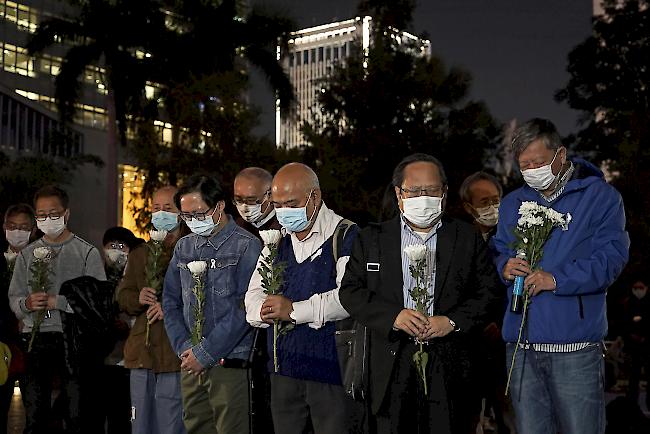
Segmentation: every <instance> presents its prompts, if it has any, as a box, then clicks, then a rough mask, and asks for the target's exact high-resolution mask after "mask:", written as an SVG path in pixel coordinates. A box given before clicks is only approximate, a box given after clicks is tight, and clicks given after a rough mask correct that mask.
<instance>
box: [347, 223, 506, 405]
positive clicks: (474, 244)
mask: <svg viewBox="0 0 650 434" xmlns="http://www.w3.org/2000/svg"><path fill="white" fill-rule="evenodd" d="M402 254H403V252H402V249H401V220H400V218H399V217H396V218H394V219H393V220H390V221H388V222H385V223H382V224H379V225H371V226H369V227H367V228H365V229H364V230H363V231H361V232H360V234H359V236H358V237H357V240H356V242H355V245H354V247H353V250H352V255H351V256H350V261H349V262H348V264H347V267H346V272H345V276H344V277H343V282H342V284H341V288H340V291H339V296H340V300H341V304H342V305H343V307H344V308H345V309H346V310H347V311H348V312H349V313H350V315H351V316H352V317H353V318H356V319H358V320H359V321H360V322H361V323H362V324H364V325H365V326H367V327H368V328H369V329H370V350H369V358H370V360H369V375H370V378H369V380H370V384H369V388H370V400H371V405H372V410H373V412H374V413H376V412H377V411H378V410H379V407H380V406H381V403H382V401H383V399H384V396H385V395H386V391H387V387H388V383H389V381H390V378H391V373H392V371H393V365H394V363H395V360H396V358H395V356H396V354H397V351H398V350H399V347H400V342H404V341H405V340H406V339H408V336H407V335H406V334H405V333H403V332H401V331H400V332H395V331H394V330H393V324H394V322H395V318H396V317H397V315H398V314H399V313H400V311H401V310H402V309H404V297H403V281H402V278H403V277H402V258H401V255H402ZM375 262H376V263H379V271H371V270H372V269H376V268H377V266H373V265H372V264H370V265H369V264H368V263H375ZM500 291H503V290H502V286H501V285H500V282H499V279H498V276H497V273H496V270H495V267H494V265H493V263H492V260H491V258H490V256H489V253H488V249H487V246H486V243H485V242H484V241H483V239H482V238H481V235H480V234H479V232H478V231H477V230H476V229H475V228H474V227H473V226H472V225H470V224H468V223H465V222H462V221H459V220H455V219H450V218H445V217H443V223H442V226H441V227H440V229H438V240H437V246H436V282H435V294H434V300H433V306H434V310H435V312H434V314H435V315H445V316H447V317H449V318H450V319H452V320H453V321H455V322H456V325H457V326H458V327H460V331H458V332H452V333H450V334H449V335H447V336H446V337H444V338H437V339H433V340H432V345H433V346H434V351H435V352H436V354H437V355H439V356H440V358H441V362H442V366H443V369H444V374H443V375H444V379H445V384H446V389H447V395H448V397H449V399H450V400H454V399H455V397H454V395H455V394H456V392H458V391H460V392H462V393H463V394H464V393H466V392H467V391H468V390H467V387H470V388H475V387H473V386H472V385H471V374H472V370H471V365H472V364H471V361H470V359H471V349H472V348H471V347H472V345H473V337H472V336H473V335H474V334H475V333H474V332H476V331H478V332H480V331H481V330H482V328H483V327H484V325H485V324H486V323H487V322H488V321H490V320H492V318H490V315H489V312H493V311H494V308H495V306H496V305H497V304H498V303H500V300H501V294H499V292H500Z"/></svg>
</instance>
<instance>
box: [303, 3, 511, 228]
mask: <svg viewBox="0 0 650 434" xmlns="http://www.w3.org/2000/svg"><path fill="white" fill-rule="evenodd" d="M398 3H399V4H400V10H399V14H398V15H395V14H392V11H393V8H392V7H391V4H392V2H386V1H364V2H362V4H361V8H362V12H363V13H368V14H370V15H372V16H373V24H372V25H373V30H372V37H371V46H370V48H369V51H368V53H367V56H365V55H364V53H363V50H362V47H361V45H360V41H356V42H355V43H354V44H353V48H352V53H351V56H350V57H349V58H348V59H347V60H346V61H345V63H340V64H338V65H336V66H335V67H334V68H333V71H332V73H331V77H329V78H328V79H326V80H323V81H322V82H321V89H320V94H319V96H318V103H317V104H316V106H315V107H314V108H313V110H312V118H311V119H310V120H308V121H307V122H305V124H304V128H303V130H304V134H305V137H306V139H307V141H308V142H309V143H310V144H311V145H312V146H311V147H310V148H308V149H306V151H305V152H306V159H307V160H315V161H316V165H317V166H318V167H319V169H320V170H319V173H320V176H321V184H322V186H323V190H324V191H325V192H326V195H327V196H326V199H327V200H328V202H331V203H334V204H335V207H336V209H339V210H345V211H347V212H348V215H351V216H354V217H355V218H357V219H358V220H360V221H366V220H373V219H377V216H378V215H379V213H380V210H381V203H382V198H383V196H384V192H385V191H386V186H387V184H388V183H389V182H390V178H391V174H392V170H393V168H394V167H395V165H396V164H397V163H398V162H399V160H401V159H402V158H403V157H404V156H406V155H408V154H411V153H414V152H426V153H430V154H432V155H434V156H436V157H438V158H439V159H440V160H441V161H442V162H443V165H444V166H445V168H446V170H447V172H448V176H449V179H450V185H451V188H450V192H452V194H454V193H453V192H454V191H455V188H454V186H458V185H459V184H460V182H461V181H462V179H463V177H464V176H466V175H468V174H469V173H471V172H473V171H476V170H480V169H482V168H483V162H484V156H485V153H486V152H487V151H489V150H492V149H494V147H495V145H496V143H497V142H498V136H499V134H500V127H499V125H498V124H497V122H496V121H495V120H494V119H493V118H492V116H491V115H490V113H489V112H488V110H487V108H486V107H485V105H484V104H483V103H482V102H478V101H472V100H470V99H469V98H468V93H469V89H470V85H471V76H470V74H469V73H468V72H466V71H464V70H462V69H460V68H456V67H452V68H448V67H447V66H446V65H445V64H444V63H443V61H442V60H441V59H440V58H439V57H437V56H431V57H426V56H423V55H422V51H421V48H422V45H421V44H420V43H419V42H416V41H409V39H408V38H400V39H401V40H400V39H398V38H397V37H399V36H400V34H399V33H398V32H396V31H395V29H394V27H393V26H394V25H395V24H404V25H409V24H410V22H411V12H412V8H413V2H411V1H400V2H398ZM396 17H397V18H396ZM400 17H401V18H400ZM398 18H399V19H398ZM397 19H398V20H397ZM395 20H397V21H395ZM384 23H385V24H384ZM390 195H391V194H390V193H387V196H388V197H390Z"/></svg>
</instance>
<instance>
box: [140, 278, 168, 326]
mask: <svg viewBox="0 0 650 434" xmlns="http://www.w3.org/2000/svg"><path fill="white" fill-rule="evenodd" d="M138 301H139V302H140V304H142V305H145V306H149V308H148V309H147V322H148V323H149V324H153V323H155V322H156V321H158V320H161V319H163V310H162V306H161V305H160V302H159V301H158V297H157V295H156V290H155V289H153V288H148V287H146V286H145V287H144V288H142V289H141V290H140V295H139V297H138Z"/></svg>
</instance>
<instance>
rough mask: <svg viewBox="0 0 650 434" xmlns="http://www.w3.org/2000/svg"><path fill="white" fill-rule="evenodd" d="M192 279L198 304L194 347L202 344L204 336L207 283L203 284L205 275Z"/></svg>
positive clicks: (193, 339) (195, 315)
mask: <svg viewBox="0 0 650 434" xmlns="http://www.w3.org/2000/svg"><path fill="white" fill-rule="evenodd" d="M192 279H193V280H194V287H193V288H192V293H193V294H194V297H195V298H196V303H195V304H194V327H192V334H191V339H192V345H195V346H196V345H198V344H199V343H200V342H201V338H202V334H203V323H204V322H205V317H204V314H203V309H204V308H205V292H204V288H205V282H203V279H204V274H192Z"/></svg>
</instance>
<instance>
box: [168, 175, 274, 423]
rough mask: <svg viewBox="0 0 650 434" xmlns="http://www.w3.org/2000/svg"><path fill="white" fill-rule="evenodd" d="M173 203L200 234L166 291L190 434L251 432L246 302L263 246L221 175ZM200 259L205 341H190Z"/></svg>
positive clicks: (181, 248)
mask: <svg viewBox="0 0 650 434" xmlns="http://www.w3.org/2000/svg"><path fill="white" fill-rule="evenodd" d="M174 201H175V202H176V205H177V207H178V209H180V210H181V218H182V219H183V220H184V221H185V223H186V224H187V226H188V227H189V228H190V230H191V231H192V232H193V233H192V234H190V235H188V236H186V237H184V238H182V239H180V240H179V241H178V242H177V244H176V247H175V249H174V255H173V257H172V260H171V262H170V264H169V267H168V269H167V274H166V276H165V284H164V288H163V313H164V316H165V328H166V330H167V334H168V336H169V340H170V342H171V344H172V347H173V349H174V351H175V352H176V354H177V355H178V356H179V357H180V359H181V394H182V396H183V409H184V416H183V419H184V422H185V427H186V429H187V432H188V434H194V433H215V434H216V433H229V434H238V433H242V434H244V433H245V434H248V432H249V414H248V412H249V395H248V394H249V390H248V380H247V377H248V375H247V370H246V369H242V368H245V367H246V366H247V361H248V360H249V355H250V351H251V348H252V344H253V342H252V338H253V333H252V332H251V328H250V327H249V326H248V324H247V323H246V319H245V311H244V309H243V307H242V306H243V299H244V294H245V293H246V289H247V287H248V282H249V280H250V277H251V275H252V273H253V271H254V269H255V266H256V264H257V259H258V257H259V254H260V252H261V250H262V246H261V243H260V241H259V240H258V239H257V238H256V237H255V236H254V235H252V234H250V233H249V232H246V231H245V230H243V229H241V228H240V227H239V226H237V224H236V223H235V221H234V219H233V218H232V217H231V216H230V215H227V214H226V213H225V211H224V207H225V192H224V190H223V188H222V187H221V184H220V183H219V181H218V180H217V179H215V178H213V177H210V176H205V175H195V176H192V177H190V178H189V179H188V180H187V181H186V183H185V184H184V185H183V186H182V187H181V188H180V189H179V190H178V192H177V193H176V195H175V196H174ZM195 261H202V262H204V263H205V265H206V269H205V272H203V273H202V275H201V276H202V277H201V279H202V281H203V282H204V286H203V290H202V293H201V294H200V295H202V296H203V298H204V300H205V301H204V306H203V309H202V318H203V327H202V330H200V341H199V342H192V339H191V332H192V331H193V329H194V327H195V324H196V321H195V320H196V318H197V315H200V314H198V313H197V309H196V307H197V296H196V294H195V292H194V287H195V277H194V276H193V275H192V273H191V272H190V269H189V267H188V264H190V263H191V262H195ZM192 265H193V264H192Z"/></svg>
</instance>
